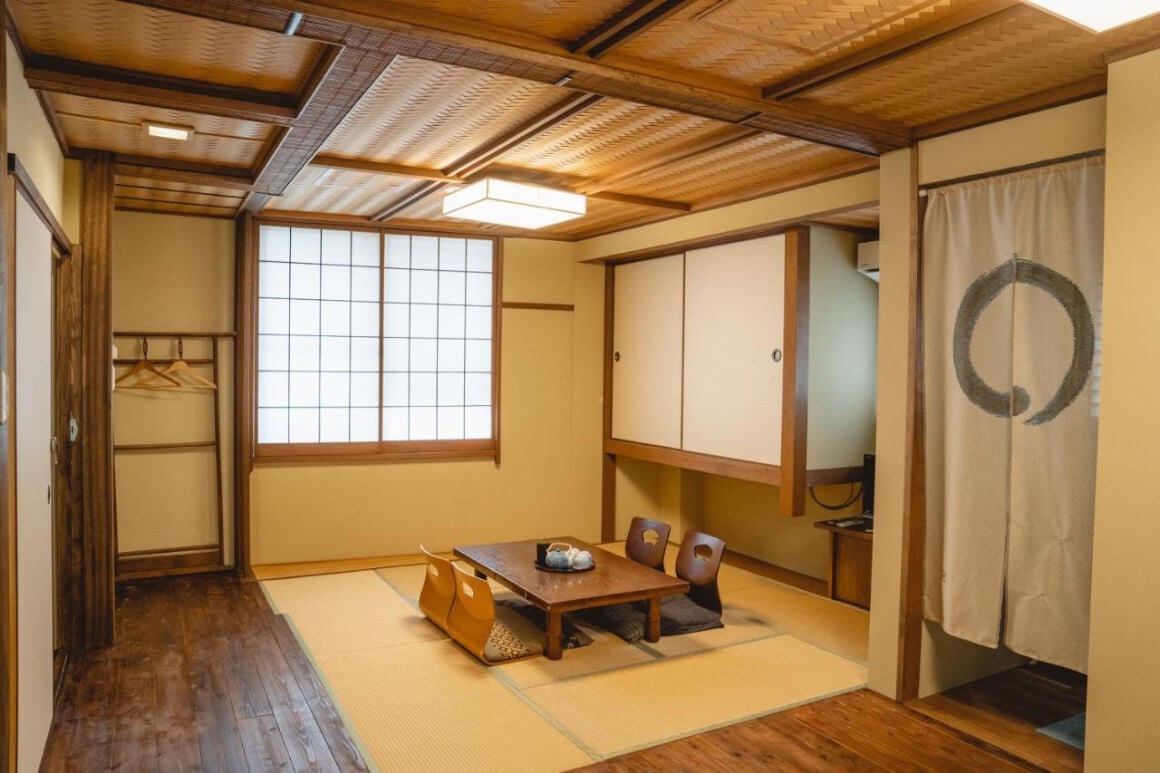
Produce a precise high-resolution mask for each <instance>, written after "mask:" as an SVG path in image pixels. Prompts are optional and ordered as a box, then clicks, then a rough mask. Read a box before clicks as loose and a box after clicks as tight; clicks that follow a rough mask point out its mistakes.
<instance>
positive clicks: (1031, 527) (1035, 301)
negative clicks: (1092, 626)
mask: <svg viewBox="0 0 1160 773" xmlns="http://www.w3.org/2000/svg"><path fill="white" fill-rule="evenodd" d="M1103 192H1104V186H1103V160H1102V159H1086V160H1080V161H1072V162H1066V163H1061V164H1058V165H1054V166H1050V167H1044V168H1039V169H1034V170H1030V171H1024V172H1018V173H1014V174H1009V175H1003V176H997V177H991V178H987V179H985V180H979V181H973V182H967V183H963V184H960V185H953V186H948V187H945V188H940V189H937V190H933V191H931V192H930V195H929V201H928V205H927V210H926V216H925V220H924V223H923V229H924V230H923V333H924V339H923V340H924V349H925V358H924V363H923V371H924V395H925V403H926V406H925V407H926V410H925V432H926V437H925V439H926V502H927V544H926V567H925V568H926V573H925V577H926V581H925V598H924V601H925V612H926V615H927V617H928V618H929V619H931V620H934V621H936V622H939V623H940V624H941V625H942V626H943V628H944V629H945V630H946V631H947V633H949V634H951V635H953V636H957V637H959V638H963V639H967V640H969V641H973V642H976V643H978V644H982V645H985V646H988V647H996V646H998V644H999V643H1000V641H1002V642H1003V643H1004V644H1006V645H1007V646H1008V647H1009V648H1010V649H1012V650H1014V651H1015V652H1018V653H1020V654H1023V655H1026V656H1028V657H1031V658H1035V659H1037V660H1043V661H1046V662H1049V663H1055V664H1058V665H1062V666H1065V667H1067V668H1071V669H1075V670H1078V671H1086V669H1087V640H1088V615H1089V596H1090V584H1091V540H1092V519H1093V515H1094V503H1095V483H1094V481H1095V452H1096V425H1097V418H1096V416H1095V413H1096V411H1095V408H1094V403H1093V398H1092V369H1093V363H1094V360H1095V353H1096V351H1097V350H1098V340H1097V331H1098V330H1099V320H1098V318H1097V316H1096V315H1097V313H1098V309H1099V300H1100V294H1101V277H1102V274H1103V200H1104V193H1103Z"/></svg>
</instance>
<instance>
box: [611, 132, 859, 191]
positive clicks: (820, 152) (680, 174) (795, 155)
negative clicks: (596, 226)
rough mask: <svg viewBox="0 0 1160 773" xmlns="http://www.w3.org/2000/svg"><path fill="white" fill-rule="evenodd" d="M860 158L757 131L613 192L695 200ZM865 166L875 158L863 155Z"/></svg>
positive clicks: (763, 186) (782, 181) (784, 181)
mask: <svg viewBox="0 0 1160 773" xmlns="http://www.w3.org/2000/svg"><path fill="white" fill-rule="evenodd" d="M859 158H861V157H860V156H857V155H856V154H854V153H848V152H846V151H843V150H837V149H834V148H829V147H826V146H824V145H815V144H813V143H810V142H806V141H804V140H797V139H791V138H788V137H782V136H779V135H776V134H759V135H756V136H754V137H751V138H749V139H745V140H742V141H740V142H735V143H732V144H730V145H726V146H725V147H722V148H719V149H717V150H714V151H711V152H708V153H702V154H701V155H699V156H695V157H693V158H691V159H689V160H687V161H679V162H677V163H675V164H672V165H669V166H666V167H661V168H660V169H656V170H653V171H650V172H644V173H642V174H640V175H637V176H635V177H631V178H629V179H627V180H624V181H623V182H622V183H620V184H619V185H618V186H617V187H616V192H617V193H628V194H633V195H637V196H653V197H656V198H661V199H670V200H674V201H686V202H690V203H693V204H701V203H704V202H711V201H716V200H718V199H723V198H728V197H733V198H744V197H745V196H746V195H750V194H752V193H754V192H758V191H763V190H768V189H771V188H776V187H778V186H780V185H792V184H794V182H795V181H796V180H798V179H800V178H802V177H806V176H813V175H817V174H822V173H824V172H825V171H826V170H828V169H837V168H841V167H845V166H846V165H848V164H850V163H852V162H855V161H857V160H858V159H859ZM863 160H864V161H865V162H866V164H867V167H868V168H869V167H873V166H875V165H876V162H875V160H874V159H863Z"/></svg>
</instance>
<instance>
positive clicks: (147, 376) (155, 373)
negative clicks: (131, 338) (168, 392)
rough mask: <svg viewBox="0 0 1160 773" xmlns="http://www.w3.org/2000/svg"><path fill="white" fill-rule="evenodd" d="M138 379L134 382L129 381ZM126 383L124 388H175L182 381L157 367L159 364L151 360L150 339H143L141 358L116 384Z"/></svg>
mask: <svg viewBox="0 0 1160 773" xmlns="http://www.w3.org/2000/svg"><path fill="white" fill-rule="evenodd" d="M133 379H136V380H135V381H133V383H128V382H130V381H131V380H133ZM159 380H160V381H165V382H168V383H161V384H158V383H156V382H157V381H159ZM122 384H124V385H125V386H124V387H123V388H124V389H174V388H176V387H179V386H181V382H180V381H178V380H177V379H175V378H172V377H171V376H167V375H165V374H164V373H162V372H161V371H160V370H158V369H157V366H156V365H154V364H153V363H152V362H150V361H149V339H147V338H142V339H141V359H139V360H137V363H136V364H135V365H133V367H132V368H130V369H129V372H128V373H126V374H125V375H123V376H121V377H120V378H118V379H117V381H116V382H115V385H116V386H120V385H122Z"/></svg>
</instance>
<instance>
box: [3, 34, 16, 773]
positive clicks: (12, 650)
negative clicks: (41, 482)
mask: <svg viewBox="0 0 1160 773" xmlns="http://www.w3.org/2000/svg"><path fill="white" fill-rule="evenodd" d="M6 19H7V15H6V14H0V41H7V39H8V38H7V34H8V33H7V20H6ZM7 64H8V63H7V45H0V159H5V160H6V159H7V158H8V107H7V105H8V95H7V83H8V78H7ZM8 190H9V186H8V185H7V181H5V184H3V185H0V341H3V344H4V345H3V346H2V347H0V371H2V372H3V373H4V374H5V376H6V378H7V379H8V383H9V384H10V383H11V377H12V373H11V372H10V368H9V364H10V363H11V362H12V360H13V356H12V355H13V353H14V352H13V344H12V333H13V329H12V324H11V320H10V319H9V315H10V314H14V313H15V311H16V303H15V298H13V297H12V275H13V271H12V265H11V263H10V261H11V260H12V255H11V254H10V251H9V249H8V238H9V235H10V234H9V222H8V212H9V206H10V202H9V200H8V197H9V193H8ZM2 418H3V419H4V425H3V427H0V492H3V493H2V494H0V666H2V670H0V770H15V769H16V722H15V719H16V690H15V685H16V511H15V508H13V507H12V497H13V489H14V488H15V487H14V486H13V485H12V483H13V482H14V480H15V476H14V475H11V469H12V463H13V462H14V461H15V460H14V459H12V458H10V455H9V448H10V443H9V436H10V434H11V431H12V421H11V417H9V416H4V417H2Z"/></svg>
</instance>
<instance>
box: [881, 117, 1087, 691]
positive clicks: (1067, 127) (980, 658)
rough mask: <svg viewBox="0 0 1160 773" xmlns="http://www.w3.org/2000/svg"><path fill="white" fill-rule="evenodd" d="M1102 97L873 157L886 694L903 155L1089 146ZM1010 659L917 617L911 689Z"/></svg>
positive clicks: (899, 389)
mask: <svg viewBox="0 0 1160 773" xmlns="http://www.w3.org/2000/svg"><path fill="white" fill-rule="evenodd" d="M1104 109H1105V100H1104V99H1103V98H1097V99H1090V100H1085V101H1083V102H1077V103H1075V104H1071V105H1066V106H1064V107H1059V108H1054V109H1052V110H1045V111H1042V112H1039V113H1034V114H1030V115H1026V116H1022V117H1019V118H1015V119H1011V120H1009V121H1002V122H999V123H995V124H989V125H987V126H982V127H978V128H975V129H969V130H967V131H963V132H958V133H956V134H950V135H947V136H945V137H939V138H937V139H933V140H928V141H926V142H923V143H921V144H920V145H919V147H918V154H917V160H916V161H912V156H911V152H910V151H909V150H904V151H896V152H894V153H890V154H887V155H886V156H884V157H883V159H882V167H881V180H882V195H881V200H880V206H881V229H880V233H881V237H880V247H879V255H880V258H881V268H882V270H881V274H880V277H881V290H880V292H881V295H880V298H879V301H880V303H879V318H878V345H879V350H878V438H877V448H878V450H877V489H876V508H875V509H876V511H877V514H876V523H875V536H874V579H873V591H872V599H871V605H872V607H873V609H874V612H875V613H874V614H873V615H872V616H871V620H870V687H871V688H872V689H874V690H877V691H879V692H882V693H884V694H886V695H891V696H893V695H895V690H896V679H897V658H898V625H899V618H898V614H899V613H898V600H899V589H900V584H901V561H902V522H901V514H902V506H903V499H904V491H905V459H906V399H905V396H906V367H907V362H908V361H909V356H910V355H909V352H908V349H907V330H908V319H909V317H910V315H911V314H912V313H913V308H912V305H913V299H912V298H911V295H910V288H909V286H908V284H907V280H906V271H907V261H908V256H909V249H910V235H911V231H912V228H913V227H914V225H915V224H914V223H913V222H912V217H911V214H910V211H909V204H908V202H909V196H910V191H911V183H910V179H911V178H910V176H911V173H912V169H911V163H917V170H914V171H915V173H916V174H917V177H918V179H919V181H920V184H924V183H932V182H937V181H941V180H947V179H953V178H956V177H961V176H966V175H974V174H982V173H986V172H989V171H996V170H1000V169H1004V168H1008V167H1012V166H1018V165H1022V164H1031V163H1035V162H1039V161H1046V160H1050V159H1053V158H1060V157H1065V156H1070V155H1074V154H1077V153H1085V152H1089V151H1092V150H1098V149H1100V148H1102V147H1103V146H1104V141H1105V136H1104V135H1105V132H1104V122H1103V115H1104ZM1016 662H1018V660H1017V659H1016V658H1014V657H1013V656H1012V655H1011V654H1010V653H1008V652H1005V651H1002V650H999V651H992V650H987V649H985V648H981V647H977V646H975V645H972V644H968V643H966V642H962V641H959V640H956V639H952V638H951V637H948V636H946V635H945V634H943V633H942V632H941V629H939V628H938V627H937V626H931V625H927V626H924V631H923V643H922V667H921V672H920V679H919V693H920V695H928V694H931V693H935V692H941V691H943V690H946V689H949V688H950V687H953V686H955V685H957V684H962V683H964V682H968V681H971V680H974V679H977V678H979V677H981V676H984V675H986V674H989V673H993V672H995V671H999V670H1003V669H1006V668H1009V667H1011V665H1013V664H1014V663H1016Z"/></svg>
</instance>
